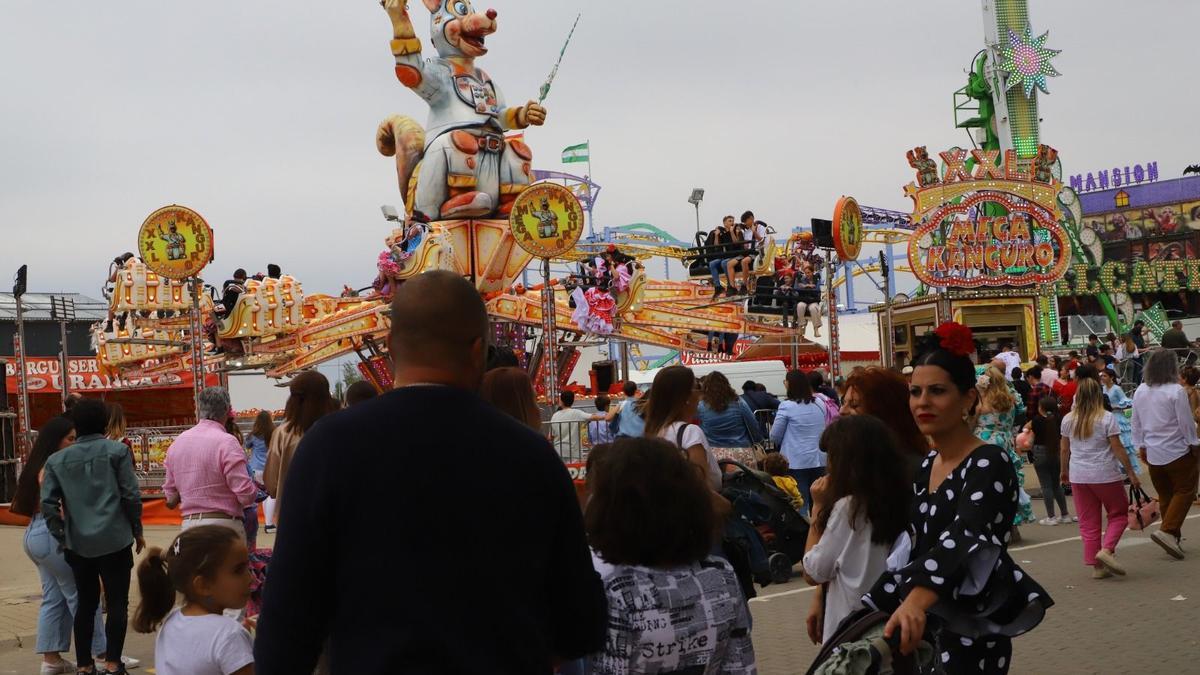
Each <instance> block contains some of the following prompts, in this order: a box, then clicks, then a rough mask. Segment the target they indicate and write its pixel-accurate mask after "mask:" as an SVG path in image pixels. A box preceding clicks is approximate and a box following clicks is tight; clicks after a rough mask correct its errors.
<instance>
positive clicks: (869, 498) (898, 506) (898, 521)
mask: <svg viewBox="0 0 1200 675" xmlns="http://www.w3.org/2000/svg"><path fill="white" fill-rule="evenodd" d="M821 449H822V450H823V451H824V452H825V454H826V456H827V457H828V458H829V469H828V470H829V473H828V474H826V475H825V477H824V478H821V479H820V480H818V481H817V482H816V483H814V484H813V486H812V493H813V505H812V509H813V511H812V513H813V518H812V522H813V527H811V528H810V529H809V531H808V552H807V553H805V554H804V576H805V579H806V580H808V582H809V583H811V584H813V585H817V584H828V587H827V588H826V590H825V593H824V596H823V602H819V601H815V602H814V604H813V607H812V610H811V611H810V612H809V616H808V634H809V637H810V638H812V640H813V642H815V643H817V644H820V643H822V642H824V639H825V638H826V637H829V636H832V635H833V633H834V631H835V630H836V629H837V626H838V624H840V623H841V622H842V620H843V619H845V618H846V617H847V616H850V615H851V614H853V613H854V612H855V611H857V610H859V609H862V606H863V605H862V596H863V593H866V592H867V591H869V590H870V589H871V585H872V584H874V583H875V580H876V579H878V578H879V575H880V574H882V573H883V572H884V571H885V570H886V569H887V557H888V553H889V552H890V551H891V550H892V546H893V545H894V544H895V543H896V538H897V537H899V536H900V535H901V534H902V533H903V532H904V531H905V530H907V529H908V508H907V506H908V502H909V500H910V499H911V498H912V490H911V489H910V487H911V485H912V482H911V480H909V478H908V475H909V474H908V472H907V470H906V467H905V455H904V451H903V450H901V449H900V448H898V447H897V439H896V436H895V434H893V433H892V432H891V431H890V430H889V429H888V427H887V426H886V425H885V424H884V423H883V422H882V421H880V420H879V419H877V418H875V417H873V416H871V415H850V416H847V417H842V418H839V419H837V420H835V421H834V422H833V423H832V424H830V425H829V427H828V428H826V429H825V433H823V434H821ZM822 614H823V615H824V616H823V619H822Z"/></svg>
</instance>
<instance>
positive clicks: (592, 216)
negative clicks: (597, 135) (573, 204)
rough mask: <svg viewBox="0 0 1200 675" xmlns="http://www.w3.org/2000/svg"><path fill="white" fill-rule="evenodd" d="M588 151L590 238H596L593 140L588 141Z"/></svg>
mask: <svg viewBox="0 0 1200 675" xmlns="http://www.w3.org/2000/svg"><path fill="white" fill-rule="evenodd" d="M587 149H588V172H587V191H588V238H589V239H595V238H596V216H595V214H593V213H592V206H593V205H594V204H595V202H594V201H593V200H592V183H594V182H595V181H594V180H592V139H590V138H589V139H587Z"/></svg>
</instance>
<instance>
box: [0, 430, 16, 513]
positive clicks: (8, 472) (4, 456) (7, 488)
mask: <svg viewBox="0 0 1200 675" xmlns="http://www.w3.org/2000/svg"><path fill="white" fill-rule="evenodd" d="M17 447H18V445H17V414H16V413H13V412H0V502H9V501H12V498H13V494H14V493H15V492H16V489H17V475H18V474H19V472H20V470H21V456H20V452H19V451H18V450H17Z"/></svg>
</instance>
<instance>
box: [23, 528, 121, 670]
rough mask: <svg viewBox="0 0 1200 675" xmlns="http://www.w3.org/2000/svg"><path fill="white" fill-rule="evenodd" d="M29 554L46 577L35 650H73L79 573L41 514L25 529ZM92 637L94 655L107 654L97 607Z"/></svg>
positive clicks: (26, 550)
mask: <svg viewBox="0 0 1200 675" xmlns="http://www.w3.org/2000/svg"><path fill="white" fill-rule="evenodd" d="M25 555H27V556H29V559H30V560H32V561H33V564H35V565H37V568H38V576H39V577H41V579H42V606H41V608H40V609H39V610H38V627H37V643H36V644H35V646H34V651H36V652H37V653H38V654H49V653H51V652H69V651H70V649H71V627H72V626H73V625H74V615H75V608H76V607H77V606H78V603H79V594H78V593H77V592H76V590H75V575H74V574H73V573H72V572H71V568H70V567H69V566H68V565H67V561H66V560H65V559H64V558H63V554H62V551H61V550H60V549H59V545H58V540H56V539H55V538H54V536H53V535H51V534H50V530H48V529H46V521H45V520H43V519H42V516H41V514H38V515H35V516H34V517H33V522H31V523H30V524H29V527H27V528H26V529H25ZM92 636H93V637H92V655H96V654H103V653H104V650H105V641H104V630H103V624H102V623H101V618H100V610H99V608H97V609H96V622H95V632H93V633H92Z"/></svg>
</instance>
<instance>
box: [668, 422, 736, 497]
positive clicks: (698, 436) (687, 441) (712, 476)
mask: <svg viewBox="0 0 1200 675" xmlns="http://www.w3.org/2000/svg"><path fill="white" fill-rule="evenodd" d="M681 424H687V423H686V422H673V423H671V424H668V425H667V426H665V427H663V428H662V430H661V431H659V432H658V437H659V438H661V439H663V440H664V441H667V442H669V443H671V444H672V445H676V444H678V445H679V448H680V449H681V450H687V449H688V448H690V447H692V446H693V445H703V446H704V457H705V459H707V460H708V480H709V482H710V483H712V486H713V489H715V490H720V489H721V465H720V464H717V458H716V456H715V455H713V453H712V448H710V447H708V437H707V436H705V435H704V431H703V430H701V429H700V425H698V424H688V425H687V428H686V429H684V430H683V441H682V442H678V443H677V441H679V426H680V425H681Z"/></svg>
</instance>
